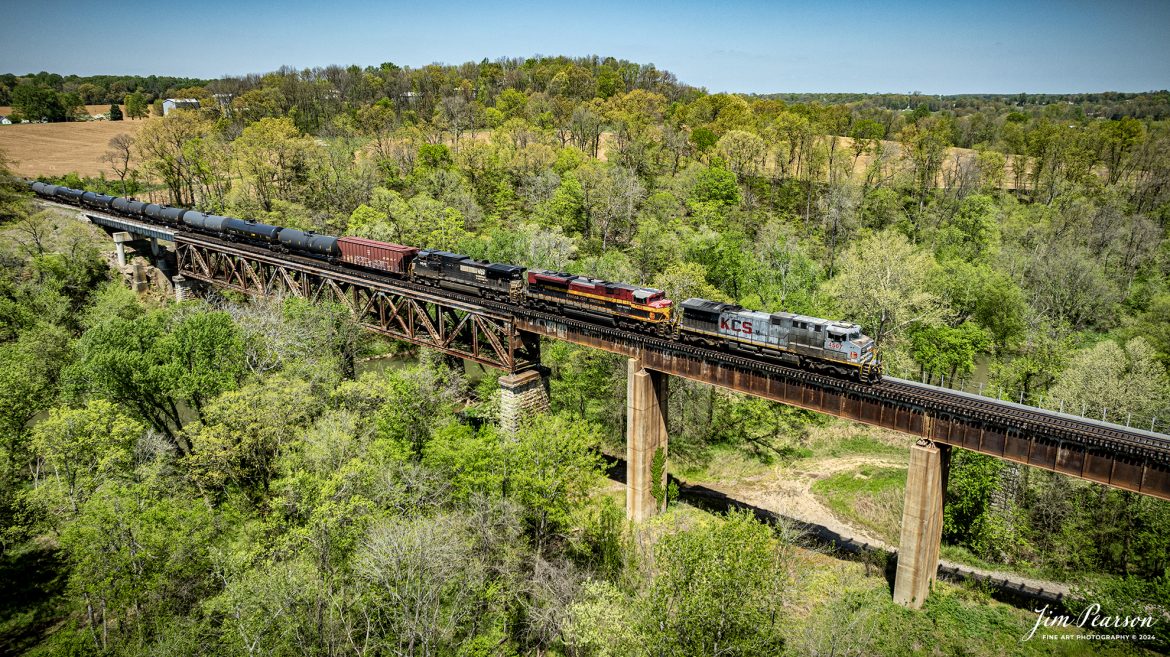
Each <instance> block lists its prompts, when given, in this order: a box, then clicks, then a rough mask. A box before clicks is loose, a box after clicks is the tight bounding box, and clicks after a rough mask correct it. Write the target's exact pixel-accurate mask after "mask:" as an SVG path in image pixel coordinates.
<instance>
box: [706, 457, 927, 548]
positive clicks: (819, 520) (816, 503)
mask: <svg viewBox="0 0 1170 657" xmlns="http://www.w3.org/2000/svg"><path fill="white" fill-rule="evenodd" d="M865 465H871V466H877V467H905V465H906V464H905V462H900V461H898V460H897V459H894V458H891V457H885V456H873V455H854V456H840V457H828V458H822V459H817V460H805V461H802V462H799V463H797V464H795V465H794V466H791V467H787V468H778V469H777V470H775V471H774V472H769V473H767V474H763V475H756V476H754V477H748V478H746V479H742V480H740V481H736V482H726V483H718V484H706V483H704V485H705V486H709V487H710V488H714V489H715V490H718V491H720V492H722V493H724V494H726V495H727V496H729V497H733V498H735V499H737V500H740V501H741V502H747V503H748V504H751V505H753V506H758V507H760V508H761V509H767V510H769V511H772V512H775V513H779V514H781V515H785V516H788V517H790V518H796V519H797V520H802V521H804V522H807V523H811V524H815V525H821V526H823V527H827V528H828V529H831V530H833V531H835V532H837V533H838V534H841V535H842V536H844V537H847V538H848V537H852V538H854V539H856V540H858V541H862V542H864V543H869V544H871V545H875V546H881V547H888V546H886V545H885V544H884V543H883V542H882V541H880V540H878V539H877V538H875V537H874V536H873V535H872V534H870V533H869V532H867V531H866V530H864V529H859V528H856V527H853V526H852V525H849V524H846V523H845V522H843V521H842V520H841V519H840V518H838V517H837V516H836V515H835V514H834V513H833V512H832V511H831V510H829V507H827V506H825V505H824V504H822V503H821V501H820V500H819V499H817V496H816V495H815V494H813V492H812V487H813V484H815V483H816V482H817V481H820V480H821V479H825V478H826V477H831V476H833V475H835V474H837V473H838V472H845V471H849V470H854V469H857V468H860V467H862V466H865Z"/></svg>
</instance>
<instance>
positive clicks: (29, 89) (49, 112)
mask: <svg viewBox="0 0 1170 657" xmlns="http://www.w3.org/2000/svg"><path fill="white" fill-rule="evenodd" d="M12 107H13V108H15V109H16V111H17V112H20V115H21V116H23V117H26V118H28V119H29V120H30V121H40V120H42V119H44V120H47V121H64V120H65V117H66V110H65V107H64V106H62V105H61V99H60V97H59V96H58V95H57V92H55V91H53V90H52V89H50V88H48V87H45V86H42V85H39V84H35V83H28V82H26V83H24V84H19V85H17V86H16V88H15V89H13V90H12Z"/></svg>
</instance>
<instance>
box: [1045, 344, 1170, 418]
mask: <svg viewBox="0 0 1170 657" xmlns="http://www.w3.org/2000/svg"><path fill="white" fill-rule="evenodd" d="M1052 403H1057V404H1060V403H1063V405H1064V409H1065V411H1067V412H1071V413H1076V414H1080V413H1082V412H1084V413H1085V414H1086V415H1088V416H1089V417H1096V418H1100V417H1102V416H1103V415H1104V416H1105V419H1107V420H1112V421H1114V422H1124V421H1126V419H1127V418H1128V417H1130V416H1133V417H1134V418H1140V419H1141V420H1147V418H1151V417H1153V416H1158V417H1170V381H1168V379H1167V375H1166V369H1165V368H1164V367H1162V364H1161V363H1159V362H1158V360H1157V353H1156V352H1155V351H1154V349H1153V348H1152V347H1151V346H1150V343H1149V342H1147V341H1146V340H1145V338H1142V337H1136V338H1133V339H1131V340H1130V341H1129V342H1127V343H1126V344H1125V346H1124V347H1122V346H1120V345H1118V344H1117V343H1116V342H1113V341H1111V340H1106V341H1104V342H1101V343H1099V344H1097V345H1096V346H1094V347H1092V348H1090V349H1087V350H1085V351H1083V352H1081V353H1079V354H1077V355H1076V356H1075V357H1074V358H1073V360H1072V362H1071V363H1070V364H1069V366H1068V369H1067V370H1065V371H1064V372H1062V373H1061V374H1060V376H1059V377H1058V378H1057V381H1056V385H1054V386H1053V387H1052V401H1051V402H1049V403H1048V404H1052Z"/></svg>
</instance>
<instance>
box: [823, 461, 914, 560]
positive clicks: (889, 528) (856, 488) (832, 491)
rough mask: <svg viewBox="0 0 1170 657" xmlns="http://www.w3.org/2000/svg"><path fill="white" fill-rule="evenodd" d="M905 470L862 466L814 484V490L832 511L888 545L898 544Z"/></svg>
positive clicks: (904, 487)
mask: <svg viewBox="0 0 1170 657" xmlns="http://www.w3.org/2000/svg"><path fill="white" fill-rule="evenodd" d="M905 491H906V469H905V468H897V467H880V466H874V465H868V464H865V465H861V466H859V467H857V468H856V469H854V470H847V471H845V472H838V473H837V474H834V475H832V476H830V477H826V478H825V479H821V480H819V481H817V482H816V483H814V484H813V486H812V492H813V494H815V495H816V496H817V497H818V498H819V499H820V500H821V502H823V503H824V504H825V506H827V507H829V509H831V510H832V511H833V513H834V514H835V515H836V516H837V517H839V518H841V519H842V520H844V521H845V522H848V523H849V524H851V525H853V526H854V527H863V528H865V529H867V530H869V531H870V532H872V533H873V534H874V535H875V536H876V537H877V538H879V539H881V540H883V541H885V542H886V543H887V544H889V545H897V544H898V540H899V536H900V532H901V525H902V497H903V496H904V495H905Z"/></svg>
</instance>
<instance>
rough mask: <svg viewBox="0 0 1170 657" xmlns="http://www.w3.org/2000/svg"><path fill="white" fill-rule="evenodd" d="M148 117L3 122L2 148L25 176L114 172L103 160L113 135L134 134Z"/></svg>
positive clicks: (0, 138) (93, 174)
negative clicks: (6, 123) (134, 118)
mask: <svg viewBox="0 0 1170 657" xmlns="http://www.w3.org/2000/svg"><path fill="white" fill-rule="evenodd" d="M107 109H108V107H107ZM148 120H150V119H145V120H142V119H140V120H136V121H89V122H84V123H22V124H20V125H0V151H3V152H4V153H5V154H6V155H7V156H8V159H10V160H12V161H13V167H12V168H13V171H14V172H15V173H17V174H20V175H24V176H37V175H54V176H59V175H64V174H66V173H70V172H72V173H77V174H79V175H82V176H96V175H98V174H99V173H101V172H104V173H105V174H106V175H107V176H113V173H114V172H113V170H112V169H111V168H110V165H109V164H106V163H105V162H102V161H101V157H102V154H103V153H105V152H106V151H108V150H109V148H110V147H109V143H110V139H113V138H114V136H116V135H119V134H121V133H127V134H129V135H131V136H133V135H135V134H137V133H138V130H139V129H140V128H142V126H144V125H146V121H148Z"/></svg>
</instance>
